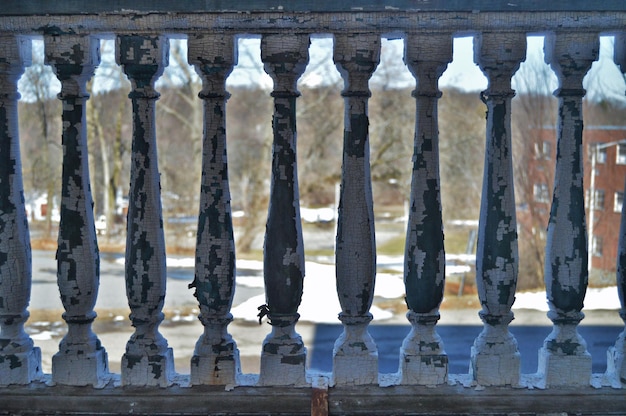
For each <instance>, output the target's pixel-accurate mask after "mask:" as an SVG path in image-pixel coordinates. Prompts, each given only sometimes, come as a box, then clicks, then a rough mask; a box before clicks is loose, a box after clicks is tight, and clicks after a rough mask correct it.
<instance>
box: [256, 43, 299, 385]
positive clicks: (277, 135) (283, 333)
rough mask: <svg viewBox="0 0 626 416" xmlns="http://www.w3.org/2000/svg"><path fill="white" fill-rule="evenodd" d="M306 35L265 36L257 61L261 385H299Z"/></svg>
mask: <svg viewBox="0 0 626 416" xmlns="http://www.w3.org/2000/svg"><path fill="white" fill-rule="evenodd" d="M309 44H310V41H309V37H308V35H292V36H282V35H266V36H263V38H262V39H261V59H262V61H263V64H264V67H265V71H266V72H267V73H268V74H269V75H270V77H271V78H272V79H273V81H274V90H273V92H272V94H271V95H272V97H273V98H274V115H273V117H272V128H273V134H274V140H273V144H272V176H271V183H270V200H269V208H268V214H267V224H266V231H265V240H264V244H263V277H264V281H265V297H266V303H267V309H268V312H267V315H268V319H269V323H270V324H271V325H272V332H271V333H270V334H269V335H268V336H267V338H266V339H265V341H263V352H262V354H261V374H260V379H259V384H261V385H285V384H296V385H302V384H305V383H306V380H305V362H306V348H304V344H303V342H302V338H301V337H300V335H299V334H297V333H296V332H295V330H294V327H295V325H296V322H297V321H298V318H299V317H300V315H299V314H298V307H299V306H300V302H301V301H302V290H303V283H304V274H305V271H304V243H303V239H302V224H301V220H300V201H299V190H298V167H297V157H296V143H297V130H296V100H297V97H298V96H299V95H300V93H299V92H298V89H297V81H298V79H299V78H300V76H301V75H302V73H303V72H304V70H305V68H306V65H307V63H308V61H309Z"/></svg>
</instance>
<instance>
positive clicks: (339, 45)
mask: <svg viewBox="0 0 626 416" xmlns="http://www.w3.org/2000/svg"><path fill="white" fill-rule="evenodd" d="M379 59H380V38H379V36H378V35H371V34H367V35H340V36H336V37H335V49H334V61H335V65H336V66H337V69H338V70H339V72H340V74H341V75H342V77H343V80H344V90H343V92H342V95H343V97H344V100H345V119H344V138H343V164H342V175H341V190H340V199H339V208H338V220H337V239H336V254H335V256H336V278H337V293H338V296H339V303H340V304H341V310H342V312H341V313H340V314H339V319H340V320H341V322H342V323H343V325H344V332H343V334H342V336H341V337H340V338H338V339H337V341H336V343H335V347H334V350H333V360H334V362H333V364H334V365H333V377H334V380H335V383H337V384H339V385H342V384H348V385H350V384H371V383H373V382H376V379H377V376H376V374H377V373H378V351H377V349H376V345H375V344H374V342H373V340H372V339H371V336H370V335H369V333H368V332H367V325H368V323H369V321H370V320H371V319H372V318H371V314H370V313H369V309H370V307H371V305H372V301H373V298H374V284H375V276H376V237H375V233H374V207H373V200H372V184H371V177H370V165H369V138H368V128H369V119H368V115H367V102H368V98H369V96H370V92H369V89H368V80H369V78H370V77H371V76H372V73H373V72H374V70H375V69H376V66H377V65H378V62H379ZM359 343H360V344H359ZM354 345H357V348H354ZM359 345H360V346H359ZM363 345H365V347H366V348H365V349H364V348H362V346H363ZM357 369H358V370H357ZM355 370H356V371H355Z"/></svg>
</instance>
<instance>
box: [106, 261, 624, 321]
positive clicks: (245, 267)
mask: <svg viewBox="0 0 626 416" xmlns="http://www.w3.org/2000/svg"><path fill="white" fill-rule="evenodd" d="M117 261H118V262H119V263H122V264H123V262H124V258H121V259H118V260H117ZM377 263H378V267H379V268H381V269H383V270H388V271H391V273H384V272H380V273H378V274H377V275H376V286H375V290H374V296H375V297H379V298H385V299H397V298H402V297H404V282H403V280H402V273H401V271H402V267H403V259H402V257H401V256H397V257H396V256H379V257H378V260H377ZM167 265H168V267H177V268H189V269H191V274H192V275H193V267H194V258H193V257H188V258H175V257H168V258H167ZM449 267H450V266H448V267H447V268H449ZM237 270H238V273H237V285H238V286H245V287H248V288H253V289H263V288H264V282H263V262H262V261H259V260H237ZM393 271H397V272H398V273H397V274H394V273H393ZM305 274H306V276H305V278H304V289H303V295H302V303H301V304H300V307H299V309H298V312H299V313H300V320H301V321H308V322H314V323H336V322H337V314H338V313H339V312H340V311H341V306H340V304H339V300H338V297H337V291H336V284H335V266H334V265H333V264H323V263H317V262H312V261H307V262H306V265H305ZM191 278H193V277H191ZM264 303H265V295H264V294H260V295H257V296H253V297H251V298H249V299H247V300H245V301H244V302H242V303H241V304H239V305H237V306H235V307H234V308H233V309H232V311H231V312H232V314H233V316H234V317H235V318H236V319H245V320H253V319H254V317H255V316H256V315H257V308H258V307H259V306H261V305H263V304H264ZM513 309H533V310H540V311H548V303H547V301H546V293H545V291H539V292H522V293H517V294H516V295H515V303H514V304H513ZM601 309H602V310H619V309H620V301H619V297H618V294H617V289H616V287H615V286H611V287H606V288H589V289H587V294H586V296H585V302H584V309H583V311H584V310H601ZM371 312H372V314H373V315H374V319H376V320H377V321H381V320H385V319H390V318H391V317H392V316H393V315H392V313H391V312H390V311H386V310H382V309H380V308H378V307H376V306H375V305H374V306H372V308H371Z"/></svg>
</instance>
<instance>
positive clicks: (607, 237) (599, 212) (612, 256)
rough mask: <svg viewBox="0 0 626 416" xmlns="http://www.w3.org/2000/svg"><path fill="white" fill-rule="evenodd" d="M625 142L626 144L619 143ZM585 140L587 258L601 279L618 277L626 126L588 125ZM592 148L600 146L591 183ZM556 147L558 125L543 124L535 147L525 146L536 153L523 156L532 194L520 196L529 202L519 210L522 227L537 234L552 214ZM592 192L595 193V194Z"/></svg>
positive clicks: (625, 156) (593, 273) (625, 174)
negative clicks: (591, 222)
mask: <svg viewBox="0 0 626 416" xmlns="http://www.w3.org/2000/svg"><path fill="white" fill-rule="evenodd" d="M621 141H624V142H623V143H620V142H621ZM583 144H584V151H585V155H584V159H583V160H584V163H585V166H584V174H585V177H584V188H585V206H586V207H587V209H586V215H587V226H588V229H587V232H588V235H589V236H590V242H589V249H590V251H589V258H590V259H591V261H592V268H593V269H594V271H593V272H592V275H595V276H600V277H603V280H607V279H608V280H610V279H614V275H613V274H614V272H615V264H616V257H617V243H618V237H619V235H618V234H619V227H620V218H621V210H622V204H623V200H624V181H625V179H626V126H610V125H590V126H585V128H584V133H583ZM594 148H595V149H596V158H595V159H596V160H595V169H594V170H595V177H594V181H592V180H591V171H592V163H593V161H592V151H593V149H594ZM556 150H557V146H556V131H555V130H554V128H544V129H542V130H541V131H539V132H538V134H536V139H535V140H534V143H533V145H532V146H528V147H526V152H527V153H532V155H526V156H527V157H525V158H524V160H525V161H526V163H527V166H528V175H527V176H528V181H527V186H526V188H527V195H528V196H529V197H528V198H523V197H522V198H520V201H523V200H524V199H526V202H525V203H524V204H523V209H521V210H520V214H519V216H518V220H519V223H520V226H522V227H524V228H526V229H528V230H531V232H532V233H533V234H535V233H539V234H544V233H545V224H547V221H548V218H549V213H550V204H551V201H552V186H553V178H554V166H555V161H556ZM531 187H532V188H531ZM592 189H593V190H592ZM592 194H593V197H591V196H592ZM592 203H593V205H594V210H593V212H590V211H589V207H590V205H591V204H592ZM533 218H534V220H533ZM590 220H593V226H591V225H590ZM533 221H534V224H535V225H533ZM538 224H543V226H540V227H538V226H537V225H538ZM592 233H593V236H592V237H591V234H592Z"/></svg>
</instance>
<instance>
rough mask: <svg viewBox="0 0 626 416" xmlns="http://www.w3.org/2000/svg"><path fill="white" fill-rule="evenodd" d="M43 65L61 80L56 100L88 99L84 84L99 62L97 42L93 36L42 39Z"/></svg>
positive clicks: (47, 37) (45, 37)
mask: <svg viewBox="0 0 626 416" xmlns="http://www.w3.org/2000/svg"><path fill="white" fill-rule="evenodd" d="M44 49H45V61H44V62H45V63H46V64H47V65H50V66H51V67H52V69H53V71H54V73H55V74H56V76H57V78H59V80H60V81H61V93H60V95H59V98H61V99H63V98H70V97H87V96H88V95H87V91H86V89H85V85H86V83H87V81H88V80H89V79H90V78H91V77H92V76H93V74H94V71H95V69H96V66H98V64H99V63H100V40H99V39H98V38H96V37H93V36H78V35H60V36H53V35H46V36H44Z"/></svg>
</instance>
